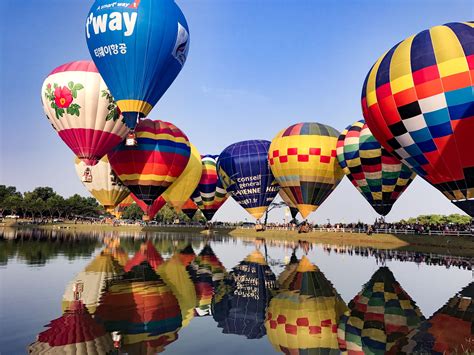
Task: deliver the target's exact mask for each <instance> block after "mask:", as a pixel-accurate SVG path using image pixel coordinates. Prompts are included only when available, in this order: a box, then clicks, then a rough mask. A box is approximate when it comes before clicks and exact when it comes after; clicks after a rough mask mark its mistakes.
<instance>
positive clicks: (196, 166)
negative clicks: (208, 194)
mask: <svg viewBox="0 0 474 355" xmlns="http://www.w3.org/2000/svg"><path fill="white" fill-rule="evenodd" d="M190 146H191V155H190V157H189V161H188V164H187V165H186V168H185V169H184V170H183V172H182V173H181V175H179V177H178V178H177V179H176V181H175V182H173V183H172V184H171V186H170V187H169V188H168V189H166V191H165V192H164V193H163V195H162V197H163V198H164V199H165V201H166V202H168V203H169V204H170V205H171V206H173V207H174V208H175V209H180V208H181V207H182V206H183V205H184V204H185V203H186V201H187V200H188V199H189V198H190V197H191V195H192V193H193V192H194V191H195V190H196V187H197V186H198V184H199V181H200V180H201V175H202V164H201V155H200V154H199V152H198V150H197V149H196V147H195V146H194V145H193V144H191V143H190Z"/></svg>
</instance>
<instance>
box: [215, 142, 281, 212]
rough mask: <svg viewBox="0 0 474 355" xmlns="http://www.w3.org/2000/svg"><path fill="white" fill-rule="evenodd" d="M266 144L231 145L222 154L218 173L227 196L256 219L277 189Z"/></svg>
mask: <svg viewBox="0 0 474 355" xmlns="http://www.w3.org/2000/svg"><path fill="white" fill-rule="evenodd" d="M269 147H270V142H269V141H264V140H251V141H243V142H238V143H235V144H232V145H230V146H228V147H227V148H226V149H224V150H223V151H222V153H221V154H220V156H219V160H218V161H217V172H218V174H219V177H220V179H221V180H222V183H223V185H224V188H226V189H227V192H229V193H230V194H231V196H232V197H233V198H234V200H236V201H237V202H238V203H239V205H241V206H242V207H243V208H245V209H246V210H247V211H248V212H249V213H250V214H251V215H252V216H254V217H255V218H257V219H259V218H261V217H262V216H263V214H264V213H265V211H266V210H267V207H268V206H269V205H270V203H271V202H272V201H273V199H274V198H275V196H276V195H277V194H278V190H279V186H278V184H277V183H276V181H275V178H274V177H273V174H272V172H271V170H270V167H269V165H268V149H269Z"/></svg>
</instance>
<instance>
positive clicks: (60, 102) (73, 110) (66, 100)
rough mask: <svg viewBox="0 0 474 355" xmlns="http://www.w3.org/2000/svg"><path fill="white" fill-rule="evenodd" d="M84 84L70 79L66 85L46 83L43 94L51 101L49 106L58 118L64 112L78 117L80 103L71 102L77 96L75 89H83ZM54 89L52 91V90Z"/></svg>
mask: <svg viewBox="0 0 474 355" xmlns="http://www.w3.org/2000/svg"><path fill="white" fill-rule="evenodd" d="M83 88H84V86H83V85H82V84H79V83H76V84H75V83H74V82H72V81H70V82H69V83H68V85H67V86H59V85H58V84H56V83H54V84H53V85H52V86H51V84H48V85H47V86H46V91H45V93H44V96H45V98H46V100H49V102H50V103H51V108H52V109H53V110H54V112H55V114H56V118H57V119H58V120H59V119H60V118H61V117H63V115H64V113H65V112H66V113H67V114H69V115H73V116H77V117H79V110H80V108H81V106H80V105H78V104H76V103H72V102H73V101H74V99H76V98H77V91H78V90H81V89H83ZM53 89H54V91H53Z"/></svg>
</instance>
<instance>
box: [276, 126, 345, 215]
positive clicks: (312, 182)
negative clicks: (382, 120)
mask: <svg viewBox="0 0 474 355" xmlns="http://www.w3.org/2000/svg"><path fill="white" fill-rule="evenodd" d="M338 136H339V132H338V131H336V130H335V129H334V128H332V127H330V126H327V125H324V124H321V123H312V122H310V123H297V124H294V125H292V126H290V127H288V128H286V129H284V130H282V131H281V132H280V133H278V135H277V136H276V137H275V138H274V139H273V141H272V144H271V145H270V150H269V152H268V159H269V162H270V168H271V170H272V173H273V175H274V176H275V179H276V180H277V182H278V184H280V186H281V188H282V189H283V190H284V191H285V193H286V194H287V195H288V197H289V198H290V199H291V201H293V203H294V204H295V205H296V206H297V207H298V210H299V211H300V213H301V215H302V216H303V218H306V217H308V215H309V214H310V213H311V212H313V211H316V209H317V208H318V207H319V205H321V203H323V202H324V200H326V198H327V197H328V196H329V195H330V194H331V192H332V191H333V190H334V189H335V188H336V186H337V185H338V184H339V182H340V181H341V179H342V177H343V176H344V174H343V173H342V170H341V168H340V167H339V164H338V162H337V159H336V145H337V137H338Z"/></svg>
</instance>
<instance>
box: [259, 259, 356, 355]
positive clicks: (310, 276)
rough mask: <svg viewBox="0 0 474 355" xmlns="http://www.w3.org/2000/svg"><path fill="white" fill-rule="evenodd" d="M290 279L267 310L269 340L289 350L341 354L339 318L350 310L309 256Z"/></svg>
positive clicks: (279, 347) (289, 352) (278, 348)
mask: <svg viewBox="0 0 474 355" xmlns="http://www.w3.org/2000/svg"><path fill="white" fill-rule="evenodd" d="M289 279H290V280H287V281H286V282H288V290H285V291H283V292H281V293H279V294H278V295H277V296H275V297H274V298H273V299H272V300H271V302H270V306H269V307H268V310H267V319H266V321H265V327H266V329H267V335H268V339H269V341H270V342H271V343H272V345H273V346H274V347H275V349H276V350H277V351H281V352H284V353H286V354H293V353H301V354H303V353H307V352H310V353H314V354H339V347H338V342H337V322H338V320H339V317H340V316H341V315H342V314H343V313H344V312H345V311H347V306H346V304H345V303H344V301H343V300H342V298H341V296H340V295H339V294H338V293H337V291H336V290H335V289H334V287H333V285H332V284H331V282H330V281H328V280H327V279H326V277H325V276H324V274H323V273H322V272H321V271H320V270H319V269H318V267H316V266H315V265H313V264H311V262H310V261H309V260H308V259H307V258H306V256H303V257H302V259H301V261H300V262H299V264H298V268H297V270H296V273H295V274H293V275H292V276H290V277H289Z"/></svg>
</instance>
